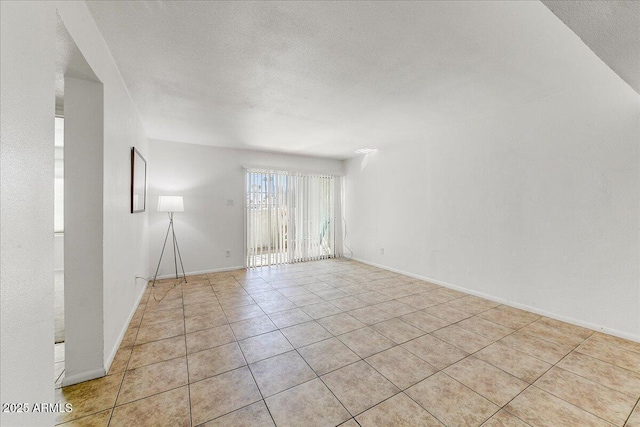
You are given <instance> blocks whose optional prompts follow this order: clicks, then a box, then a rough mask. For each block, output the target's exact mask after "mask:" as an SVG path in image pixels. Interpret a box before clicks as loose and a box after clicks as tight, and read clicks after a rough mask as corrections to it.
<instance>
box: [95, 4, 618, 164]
mask: <svg viewBox="0 0 640 427" xmlns="http://www.w3.org/2000/svg"><path fill="white" fill-rule="evenodd" d="M88 6H89V9H90V11H91V13H92V15H93V17H94V19H95V22H96V25H97V27H98V29H99V30H100V32H101V33H102V35H103V37H104V39H105V41H106V42H107V45H108V46H109V48H110V49H111V52H112V54H113V57H114V58H115V61H116V63H117V65H118V68H119V69H120V72H121V73H122V76H123V78H124V81H125V82H126V84H127V87H128V89H129V91H130V92H131V95H132V97H133V100H134V102H135V103H136V106H137V108H138V110H139V111H140V114H141V116H142V117H141V118H142V120H143V123H144V126H145V129H146V131H147V134H148V136H149V137H150V138H152V139H163V140H173V141H182V142H189V143H196V144H207V145H213V146H221V147H233V148H242V149H255V150H267V151H276V152H288V153H304V154H308V155H316V156H324V157H332V158H348V157H353V156H354V155H355V153H354V151H355V150H356V149H358V148H363V147H371V148H378V149H384V148H385V147H387V146H389V145H390V144H397V143H403V142H415V141H420V140H423V139H424V138H425V136H426V135H428V134H430V133H433V132H437V131H440V130H443V129H446V128H448V127H451V126H453V125H456V124H459V123H461V122H464V121H467V120H470V119H474V118H478V117H487V116H491V115H494V114H497V113H499V112H500V111H503V110H505V109H509V108H513V107H514V106H517V105H520V104H524V103H527V102H531V101H533V100H536V99H539V98H542V97H546V96H551V95H553V94H555V93H558V92H561V91H565V90H567V89H568V88H570V87H572V86H575V85H588V84H593V82H597V81H598V79H599V78H600V77H601V76H602V73H604V72H606V73H610V70H609V69H607V67H606V66H605V65H604V64H603V63H602V61H600V60H599V59H598V58H597V57H596V56H595V55H594V54H593V53H592V52H591V51H590V50H589V49H588V48H587V47H586V46H585V45H584V43H582V42H581V41H580V39H578V38H577V37H576V36H575V34H573V32H572V31H571V30H569V29H568V28H567V27H566V26H565V25H564V24H563V23H562V22H560V21H559V20H558V19H557V18H556V17H555V16H554V15H553V13H552V12H551V11H550V10H549V9H547V8H546V7H545V6H544V5H543V4H542V3H540V2H479V1H478V2H452V1H444V2H436V1H427V2H282V3H280V2H205V1H202V2H179V1H178V2H170V1H131V2H129V1H121V2H112V1H107V2H88Z"/></svg>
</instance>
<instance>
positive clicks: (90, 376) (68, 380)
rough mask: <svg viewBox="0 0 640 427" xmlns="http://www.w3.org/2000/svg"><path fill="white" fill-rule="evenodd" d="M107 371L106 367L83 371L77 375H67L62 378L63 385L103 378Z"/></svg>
mask: <svg viewBox="0 0 640 427" xmlns="http://www.w3.org/2000/svg"><path fill="white" fill-rule="evenodd" d="M106 373H107V371H105V369H104V368H100V369H95V370H93V371H88V372H82V373H79V374H76V375H71V376H70V377H68V376H66V375H65V377H64V378H63V379H62V387H66V386H68V385H74V384H78V383H81V382H84V381H89V380H95V379H96V378H102V377H104V376H105V375H106Z"/></svg>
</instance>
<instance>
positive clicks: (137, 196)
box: [131, 147, 147, 213]
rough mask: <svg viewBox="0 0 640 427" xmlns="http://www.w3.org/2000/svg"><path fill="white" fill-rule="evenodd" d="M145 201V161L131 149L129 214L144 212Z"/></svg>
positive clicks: (134, 149)
mask: <svg viewBox="0 0 640 427" xmlns="http://www.w3.org/2000/svg"><path fill="white" fill-rule="evenodd" d="M146 199H147V161H146V160H145V159H144V157H142V154H140V152H139V151H138V150H136V148H135V147H131V213H135V212H144V210H145V206H146Z"/></svg>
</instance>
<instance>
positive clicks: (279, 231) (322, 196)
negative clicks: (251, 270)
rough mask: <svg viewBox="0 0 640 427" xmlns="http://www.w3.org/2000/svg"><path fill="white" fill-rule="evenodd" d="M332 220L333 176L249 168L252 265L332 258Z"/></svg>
mask: <svg viewBox="0 0 640 427" xmlns="http://www.w3.org/2000/svg"><path fill="white" fill-rule="evenodd" d="M333 217H334V178H333V177H332V176H330V175H320V174H304V173H298V172H288V171H276V170H257V169H252V170H247V172H246V216H245V231H246V255H247V258H246V265H247V267H258V266H263V265H274V264H283V263H293V262H301V261H311V260H316V259H323V258H331V257H333V256H334V246H335V245H334V231H333Z"/></svg>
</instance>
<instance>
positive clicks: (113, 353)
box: [104, 285, 147, 372]
mask: <svg viewBox="0 0 640 427" xmlns="http://www.w3.org/2000/svg"><path fill="white" fill-rule="evenodd" d="M146 289H147V285H144V286H143V287H142V289H141V290H140V295H138V298H136V303H135V304H134V305H133V309H131V312H130V313H129V317H128V318H127V321H126V322H125V323H124V328H122V331H120V335H119V336H118V339H117V340H116V345H115V347H114V348H113V349H112V350H111V352H110V353H109V356H108V357H107V358H106V359H105V361H104V366H105V372H109V369H110V368H111V364H112V363H113V359H115V357H116V353H117V352H118V349H119V348H120V344H122V340H123V339H124V336H125V334H126V333H127V329H129V324H130V323H131V319H133V316H134V315H135V314H136V310H137V309H138V306H139V305H140V300H142V296H143V295H144V291H145V290H146Z"/></svg>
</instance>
